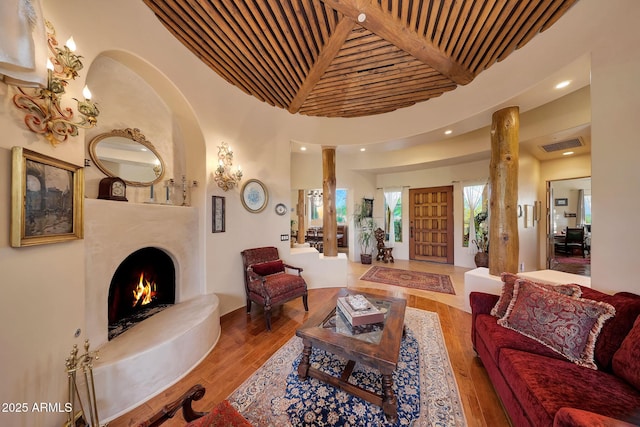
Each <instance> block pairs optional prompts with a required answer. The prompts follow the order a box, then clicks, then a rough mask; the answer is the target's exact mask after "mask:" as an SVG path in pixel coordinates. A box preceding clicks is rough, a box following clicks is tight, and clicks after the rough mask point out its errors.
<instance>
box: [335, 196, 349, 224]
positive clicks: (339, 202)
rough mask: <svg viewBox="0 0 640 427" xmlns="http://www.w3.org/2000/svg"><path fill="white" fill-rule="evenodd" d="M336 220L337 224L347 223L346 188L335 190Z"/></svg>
mask: <svg viewBox="0 0 640 427" xmlns="http://www.w3.org/2000/svg"><path fill="white" fill-rule="evenodd" d="M336 221H337V223H338V224H346V223H347V190H344V189H338V190H336Z"/></svg>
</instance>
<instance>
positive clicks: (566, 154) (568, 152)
mask: <svg viewBox="0 0 640 427" xmlns="http://www.w3.org/2000/svg"><path fill="white" fill-rule="evenodd" d="M572 154H573V151H565V152H564V153H562V155H563V156H570V155H572Z"/></svg>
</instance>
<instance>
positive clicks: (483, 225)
mask: <svg viewBox="0 0 640 427" xmlns="http://www.w3.org/2000/svg"><path fill="white" fill-rule="evenodd" d="M488 217H489V215H488V213H487V212H480V213H479V214H477V215H476V216H475V218H474V221H473V222H474V225H475V228H476V238H475V240H474V241H473V243H474V244H475V245H476V248H477V249H478V252H476V255H475V257H474V261H475V263H476V267H489V230H488V227H487V218H488Z"/></svg>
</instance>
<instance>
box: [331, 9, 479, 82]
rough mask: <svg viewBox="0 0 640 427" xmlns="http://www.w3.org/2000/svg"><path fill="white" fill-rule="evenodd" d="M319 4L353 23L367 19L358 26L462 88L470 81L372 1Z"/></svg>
mask: <svg viewBox="0 0 640 427" xmlns="http://www.w3.org/2000/svg"><path fill="white" fill-rule="evenodd" d="M321 1H322V2H324V3H325V4H326V5H327V6H329V7H331V8H333V9H335V10H337V11H339V12H340V13H342V14H344V15H346V16H348V17H350V18H351V19H353V20H354V21H358V16H359V15H360V14H362V13H364V14H365V16H366V18H365V20H364V21H363V22H358V23H359V24H360V25H362V26H363V27H364V28H366V29H367V30H369V31H371V32H372V33H374V34H376V35H378V36H379V37H382V38H383V39H385V40H387V41H388V42H390V43H393V44H394V45H395V46H397V47H398V48H400V49H402V50H404V51H405V52H407V53H409V54H410V55H413V56H414V57H415V58H416V59H418V60H420V61H422V62H424V63H425V64H427V65H429V66H430V67H432V68H433V69H435V70H437V71H438V72H439V73H441V74H442V75H444V76H445V77H447V78H449V79H451V80H452V81H453V82H455V83H457V84H459V85H465V84H467V83H470V82H471V81H472V80H473V78H474V75H473V73H472V72H471V71H469V70H467V69H466V68H464V67H463V66H462V65H461V64H459V63H458V62H456V61H454V60H453V59H451V58H450V57H448V56H447V55H446V54H445V53H443V52H442V51H440V49H438V48H437V47H435V46H434V45H433V44H432V43H430V42H429V41H428V40H427V39H425V38H424V37H420V36H419V35H418V34H417V33H415V32H414V31H411V30H410V29H409V28H407V26H406V25H405V24H403V23H402V22H401V21H400V20H398V19H395V18H394V17H393V16H392V15H391V14H389V13H386V12H384V11H383V10H382V9H381V8H380V7H379V6H378V5H377V3H376V2H374V1H373V0H321Z"/></svg>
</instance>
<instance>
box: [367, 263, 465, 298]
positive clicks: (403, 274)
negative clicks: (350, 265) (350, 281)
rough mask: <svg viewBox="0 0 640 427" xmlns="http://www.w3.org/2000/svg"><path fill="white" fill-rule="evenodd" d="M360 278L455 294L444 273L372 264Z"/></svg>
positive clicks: (449, 279) (448, 278)
mask: <svg viewBox="0 0 640 427" xmlns="http://www.w3.org/2000/svg"><path fill="white" fill-rule="evenodd" d="M360 280H366V281H368V282H377V283H384V284H385V285H395V286H404V287H405V288H413V289H420V290H423V291H432V292H442V293H443V294H452V295H455V294H456V291H455V290H454V288H453V284H452V283H451V278H450V277H449V276H448V275H446V274H435V273H424V272H422V271H409V270H402V269H399V268H388V267H378V266H373V267H371V268H370V269H369V270H367V272H366V273H364V274H363V275H362V277H360Z"/></svg>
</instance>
